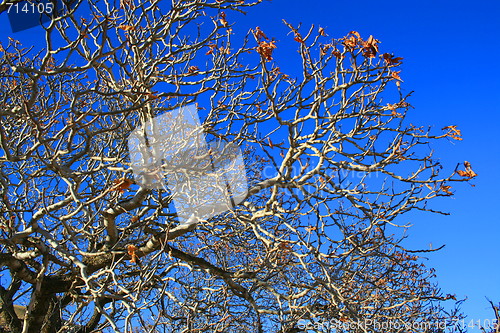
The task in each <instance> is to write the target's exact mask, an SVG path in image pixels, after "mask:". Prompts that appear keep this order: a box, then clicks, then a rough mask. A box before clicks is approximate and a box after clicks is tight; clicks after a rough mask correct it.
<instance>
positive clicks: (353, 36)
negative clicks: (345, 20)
mask: <svg viewBox="0 0 500 333" xmlns="http://www.w3.org/2000/svg"><path fill="white" fill-rule="evenodd" d="M361 40H362V39H361V36H360V35H359V33H358V32H357V31H351V32H350V33H348V34H347V37H344V39H343V41H342V44H344V46H345V47H347V48H348V49H349V50H350V51H352V50H354V48H355V47H356V46H357V45H358V44H359V42H360V41H361Z"/></svg>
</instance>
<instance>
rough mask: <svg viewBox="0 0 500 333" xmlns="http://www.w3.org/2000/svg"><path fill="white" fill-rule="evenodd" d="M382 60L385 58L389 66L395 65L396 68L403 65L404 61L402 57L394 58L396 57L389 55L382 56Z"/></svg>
mask: <svg viewBox="0 0 500 333" xmlns="http://www.w3.org/2000/svg"><path fill="white" fill-rule="evenodd" d="M382 58H384V60H385V62H386V63H387V64H388V65H395V66H397V65H400V64H401V63H402V61H401V60H403V58H401V57H397V58H394V56H393V55H392V54H389V53H384V54H382Z"/></svg>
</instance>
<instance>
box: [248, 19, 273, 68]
mask: <svg viewBox="0 0 500 333" xmlns="http://www.w3.org/2000/svg"><path fill="white" fill-rule="evenodd" d="M253 35H254V36H255V39H256V40H257V43H259V45H258V46H257V53H259V54H260V55H261V57H262V58H264V60H265V61H266V62H267V61H271V60H273V51H274V49H275V48H276V44H275V43H276V41H274V40H271V41H270V40H269V38H267V36H266V35H265V34H264V32H263V31H262V30H260V28H259V27H257V28H255V30H254V31H253Z"/></svg>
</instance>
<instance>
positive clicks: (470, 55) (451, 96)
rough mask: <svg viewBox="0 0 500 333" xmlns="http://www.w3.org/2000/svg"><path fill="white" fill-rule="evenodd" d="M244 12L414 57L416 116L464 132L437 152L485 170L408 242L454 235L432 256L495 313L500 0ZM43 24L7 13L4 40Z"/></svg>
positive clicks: (276, 31)
mask: <svg viewBox="0 0 500 333" xmlns="http://www.w3.org/2000/svg"><path fill="white" fill-rule="evenodd" d="M237 17H238V21H237V26H236V27H235V28H234V31H235V32H238V31H239V32H243V31H247V30H248V29H250V28H254V27H255V26H260V27H261V28H262V30H263V31H264V32H265V33H266V34H267V35H268V36H270V37H271V36H273V37H275V38H276V39H278V40H283V43H284V41H285V40H287V41H288V40H291V39H290V38H287V37H286V33H287V32H288V31H287V29H286V27H285V26H284V25H283V24H282V22H281V20H282V19H287V20H288V21H289V22H290V23H292V24H297V23H299V22H302V24H303V26H304V27H308V26H310V25H311V24H317V25H320V26H322V27H325V28H326V31H327V33H328V34H329V35H330V36H331V37H335V38H337V37H342V36H344V35H345V34H347V33H348V32H349V31H351V30H356V31H358V32H360V33H361V36H362V37H364V38H367V37H368V36H369V35H373V36H374V37H375V38H377V39H379V40H380V41H381V42H382V43H381V44H380V49H381V51H382V52H389V53H394V54H395V55H396V56H400V57H403V58H404V64H403V66H402V70H403V71H402V73H401V77H402V79H403V80H404V85H403V89H404V90H406V91H407V92H409V91H411V90H414V91H415V93H414V95H413V97H412V98H411V100H410V102H411V103H412V105H413V106H414V107H415V110H413V111H412V112H411V113H410V118H411V119H410V120H411V122H412V123H414V124H420V125H433V126H434V128H435V129H436V130H439V129H441V128H442V127H444V126H447V125H457V126H458V128H459V129H460V130H462V134H463V138H464V140H463V141H458V142H453V143H446V142H443V144H441V145H439V146H435V147H434V148H435V150H436V151H435V156H440V157H441V159H442V162H443V164H445V165H446V166H448V167H449V168H451V169H453V168H454V167H455V165H456V163H459V162H463V161H464V160H468V161H469V162H471V164H472V167H473V169H474V171H475V172H477V173H478V175H479V176H478V178H477V179H475V180H474V181H473V184H475V187H470V186H469V185H466V184H462V185H460V186H457V188H454V190H455V196H454V197H453V198H444V199H440V200H439V201H437V202H435V204H434V208H442V209H443V210H446V211H448V212H450V213H451V215H450V216H441V215H432V214H423V213H419V214H414V215H411V216H407V217H405V219H406V220H407V221H405V222H411V223H413V224H414V227H413V228H412V229H410V239H409V240H408V242H407V243H406V244H407V245H408V247H410V248H414V249H416V248H428V246H429V243H432V244H433V246H434V247H438V246H440V245H442V244H446V247H445V248H444V249H443V250H441V251H440V252H437V253H433V254H429V255H428V256H427V257H428V258H429V260H428V261H427V262H426V265H428V266H430V267H435V268H436V270H437V274H438V281H439V284H440V286H441V287H442V289H443V291H444V292H445V293H456V294H457V297H459V298H461V297H468V299H469V300H468V301H467V302H466V303H465V304H464V306H463V310H464V312H465V313H466V314H468V315H469V317H470V319H475V320H483V319H487V318H493V313H492V311H491V310H490V309H489V305H488V303H487V301H486V298H485V297H489V298H490V299H491V300H493V301H494V302H495V303H498V302H500V265H499V257H500V256H499V255H500V243H499V239H500V212H499V209H498V207H500V198H499V196H498V194H497V193H498V191H499V189H500V177H499V174H500V145H499V143H500V140H499V138H498V135H500V130H499V126H500V107H499V105H500V66H499V65H498V59H499V58H500V19H499V17H500V1H498V0H495V1H494V0H487V1H476V2H471V1H456V0H455V1H451V0H434V1H429V0H423V1H400V0H399V1H396V0H389V1H387V0H386V1H383V2H382V1H368V0H362V1H356V2H351V1H338V0H337V1H332V0H314V1H304V0H274V1H272V2H265V3H263V4H262V5H260V6H258V7H256V8H254V9H251V10H250V11H249V13H248V14H247V15H246V16H245V17H243V16H237ZM234 18H236V17H233V16H231V17H229V18H228V20H229V21H234ZM34 31H36V28H35V29H30V30H26V31H23V32H20V33H17V34H15V35H13V34H12V33H11V30H10V27H9V25H8V21H7V16H6V14H5V13H4V14H2V15H1V16H0V36H2V37H1V39H2V40H4V39H5V37H6V36H13V37H15V38H16V39H19V40H21V41H22V42H23V44H25V45H26V46H27V45H29V43H30V41H32V42H33V43H35V40H36V38H37V34H36V33H34Z"/></svg>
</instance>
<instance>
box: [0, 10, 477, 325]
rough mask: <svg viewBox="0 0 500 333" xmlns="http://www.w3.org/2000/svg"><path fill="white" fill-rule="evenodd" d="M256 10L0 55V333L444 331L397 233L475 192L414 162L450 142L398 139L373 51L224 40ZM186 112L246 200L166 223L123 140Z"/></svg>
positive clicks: (399, 119)
mask: <svg viewBox="0 0 500 333" xmlns="http://www.w3.org/2000/svg"><path fill="white" fill-rule="evenodd" d="M258 2H260V1H259V0H258V1H254V2H249V1H239V0H213V1H212V0H182V1H181V0H173V1H172V3H168V4H166V3H164V2H160V1H142V0H141V1H135V0H122V1H121V2H120V3H116V2H113V1H107V0H106V1H99V2H97V1H88V2H82V3H77V4H76V5H75V7H74V8H73V9H71V10H69V11H67V12H65V13H63V14H62V15H61V16H60V17H58V18H55V19H54V20H52V21H51V22H50V24H47V25H45V26H44V31H45V35H44V36H40V39H41V40H44V41H45V42H44V44H45V46H44V47H43V48H39V49H37V47H26V46H23V45H22V44H21V43H20V42H19V41H16V40H14V39H12V38H10V41H9V42H8V43H4V44H2V45H1V50H0V51H1V58H0V61H1V63H0V73H1V74H0V75H1V77H0V80H1V81H0V87H1V88H0V89H1V90H0V103H1V107H0V112H1V113H0V122H1V126H0V145H1V147H0V148H1V153H2V156H1V169H0V184H1V199H0V202H1V214H0V218H1V223H2V231H1V233H2V239H1V241H0V242H1V246H2V247H1V248H2V252H1V253H0V264H1V267H2V273H1V274H2V286H1V287H0V296H1V306H2V307H1V311H2V312H1V314H2V316H3V322H4V327H6V329H7V330H9V331H11V332H105V331H106V332H108V331H115V332H134V331H137V332H283V333H284V332H305V331H306V330H308V329H309V331H316V332H330V331H334V328H336V327H337V332H340V331H349V332H409V331H410V330H409V329H408V326H405V325H417V324H420V325H421V326H418V325H417V326H412V329H411V330H412V331H414V332H442V331H443V329H442V327H441V326H439V325H440V324H441V323H448V324H449V323H451V322H452V321H453V320H454V319H456V318H457V316H459V313H458V312H457V311H455V312H452V313H449V312H446V311H445V310H444V309H445V308H444V304H443V301H446V300H449V299H454V296H453V295H447V294H443V293H442V292H441V291H440V289H439V288H438V287H437V286H436V285H435V284H434V272H433V270H432V269H428V268H426V267H425V266H424V265H423V264H422V263H421V258H420V257H419V255H418V252H417V251H411V250H408V249H405V248H404V247H403V246H402V245H401V240H402V238H403V236H400V234H401V233H398V230H402V229H405V226H404V225H400V223H402V221H404V220H402V219H401V218H400V217H401V216H402V215H403V214H405V213H407V212H410V211H415V210H420V211H425V212H434V213H442V214H444V213H443V212H440V211H439V210H435V209H434V208H432V207H430V206H428V202H429V201H430V200H431V199H433V198H437V197H442V196H450V195H452V194H453V193H452V192H451V191H452V187H451V184H453V183H455V182H463V181H467V180H469V179H471V178H473V177H474V176H475V175H476V174H475V173H474V172H473V171H472V168H471V166H470V164H469V163H467V162H466V163H465V165H464V166H465V168H462V167H460V166H457V168H455V171H451V172H450V173H451V174H447V175H444V176H443V175H441V174H440V170H441V169H442V166H441V164H440V162H439V161H438V160H437V159H435V158H434V157H433V156H432V151H431V150H430V148H429V145H432V143H433V142H434V141H436V140H443V139H444V140H446V139H448V140H449V139H451V140H461V137H460V131H459V130H458V129H457V128H456V127H455V126H449V127H446V128H444V129H443V130H444V131H442V132H439V133H436V134H433V133H431V132H430V129H426V128H422V127H416V126H413V125H411V124H409V121H408V120H407V112H408V111H409V110H410V109H411V106H410V104H409V102H408V98H409V95H410V94H404V93H403V90H402V89H401V87H400V82H401V78H400V76H399V73H400V72H399V70H398V66H399V65H400V64H401V62H402V58H399V57H396V56H393V55H392V54H388V53H379V50H378V43H379V41H378V40H376V39H375V38H374V37H372V36H370V37H369V38H367V39H364V38H362V37H361V36H360V35H359V34H358V33H356V32H352V33H350V34H349V35H348V36H346V37H343V38H338V39H332V38H330V37H329V36H328V35H327V33H326V31H325V30H324V29H323V28H315V27H312V28H310V29H306V30H303V29H302V28H300V27H293V26H292V25H289V24H288V23H286V22H285V24H287V26H288V27H289V28H290V32H291V33H290V35H289V36H284V37H283V38H282V40H281V41H280V42H278V41H276V40H273V39H271V38H270V37H271V36H266V34H265V32H264V31H262V30H261V29H260V28H258V27H255V29H253V30H252V31H250V32H248V33H246V34H240V33H238V34H237V33H236V31H237V25H236V24H234V23H232V20H236V21H237V15H239V14H238V12H242V11H244V10H245V9H246V8H247V7H250V6H253V5H256V4H257V3H258ZM281 43H292V44H293V45H296V47H297V50H298V53H296V54H280V47H281V46H280V45H281ZM285 57H286V59H285ZM280 58H284V59H283V60H284V61H286V67H290V68H292V67H293V66H295V68H296V70H294V71H293V73H292V72H288V74H287V72H286V70H285V69H280V67H278V63H279V60H280ZM283 66H285V64H284V65H282V66H281V67H283ZM283 68H284V67H283ZM193 103H196V105H197V107H198V111H199V114H200V116H201V118H202V119H203V125H202V126H203V131H204V135H205V137H206V139H207V140H208V141H209V142H224V143H227V144H234V145H237V146H239V147H241V149H242V150H243V155H244V164H245V168H246V177H247V180H248V186H249V188H248V191H246V193H245V196H244V198H243V200H242V201H241V203H239V204H236V205H234V206H233V207H231V209H229V210H227V211H225V212H220V213H219V214H216V215H215V216H212V217H210V218H207V219H195V220H194V221H190V222H191V223H184V222H185V221H184V222H183V221H181V220H180V218H179V216H178V214H177V213H176V209H175V206H174V200H172V199H173V198H172V195H173V194H172V193H171V192H172V191H170V190H169V189H167V188H151V187H148V186H141V185H142V184H139V183H137V182H135V181H134V175H133V173H132V171H133V168H132V166H131V164H132V161H131V158H130V154H129V150H128V149H129V147H128V143H127V138H128V137H129V135H130V133H132V131H134V130H135V129H137V128H139V129H141V128H142V129H144V126H145V124H146V123H147V122H148V121H151V120H152V119H154V118H155V117H156V116H158V115H162V114H166V113H168V112H170V111H172V110H175V109H177V108H179V107H181V106H186V105H190V104H193ZM172 131H174V129H172ZM171 133H175V132H171ZM179 145H180V146H182V145H183V143H182V142H179ZM184 148H185V147H184ZM181 149H183V148H182V147H179V150H181ZM441 173H443V172H441ZM15 304H16V305H15ZM14 306H26V315H25V316H24V317H23V319H19V317H18V316H17V315H16V312H15V311H14ZM395 323H399V326H396V324H395ZM388 324H391V325H393V326H391V327H387V326H385V327H384V326H383V325H388ZM426 324H432V325H431V326H426V327H424V326H422V325H426ZM438 324H439V325H438ZM339 327H340V328H339Z"/></svg>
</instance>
